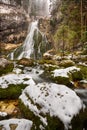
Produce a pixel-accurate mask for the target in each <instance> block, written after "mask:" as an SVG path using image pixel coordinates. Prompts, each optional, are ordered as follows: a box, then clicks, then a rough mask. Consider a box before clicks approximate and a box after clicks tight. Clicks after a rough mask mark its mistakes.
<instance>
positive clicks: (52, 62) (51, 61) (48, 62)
mask: <svg viewBox="0 0 87 130" xmlns="http://www.w3.org/2000/svg"><path fill="white" fill-rule="evenodd" d="M38 63H39V64H41V65H42V64H51V65H57V62H56V61H55V60H45V59H41V60H39V61H38Z"/></svg>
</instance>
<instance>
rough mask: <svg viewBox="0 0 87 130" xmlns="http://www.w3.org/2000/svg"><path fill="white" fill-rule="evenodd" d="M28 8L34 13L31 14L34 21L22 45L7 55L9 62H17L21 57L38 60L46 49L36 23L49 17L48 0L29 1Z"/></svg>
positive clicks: (42, 35) (46, 45) (45, 40)
mask: <svg viewBox="0 0 87 130" xmlns="http://www.w3.org/2000/svg"><path fill="white" fill-rule="evenodd" d="M29 7H30V8H31V12H33V13H35V14H32V16H33V17H34V19H33V21H32V22H31V24H30V25H29V29H28V34H27V37H26V39H25V41H24V44H23V45H22V46H20V47H19V48H17V49H15V50H14V51H13V52H12V53H11V54H9V56H8V57H9V58H10V59H11V60H13V59H18V60H19V59H21V58H23V57H25V58H31V57H32V58H34V59H40V58H41V57H42V55H43V53H44V52H45V51H47V49H48V42H47V39H46V36H45V35H44V34H43V33H42V32H41V31H40V30H39V29H38V21H39V18H42V17H49V15H50V11H49V8H50V0H30V1H29ZM31 12H30V13H31ZM35 19H38V20H35Z"/></svg>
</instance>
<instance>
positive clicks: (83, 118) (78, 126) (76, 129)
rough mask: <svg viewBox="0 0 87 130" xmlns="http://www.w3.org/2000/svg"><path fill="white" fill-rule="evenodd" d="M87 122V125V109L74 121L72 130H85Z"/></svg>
mask: <svg viewBox="0 0 87 130" xmlns="http://www.w3.org/2000/svg"><path fill="white" fill-rule="evenodd" d="M85 122H86V124H87V108H86V109H85V110H84V111H81V112H80V113H79V114H78V115H77V116H75V117H74V118H73V119H72V122H71V123H72V130H83V127H85V126H84V125H85V124H84V123H85ZM86 129H87V125H86Z"/></svg>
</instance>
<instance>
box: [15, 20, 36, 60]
mask: <svg viewBox="0 0 87 130" xmlns="http://www.w3.org/2000/svg"><path fill="white" fill-rule="evenodd" d="M37 26H38V21H34V22H32V23H31V25H30V28H29V32H28V35H27V37H26V39H25V42H24V45H23V52H22V53H21V54H20V55H19V56H18V59H21V58H22V57H25V58H30V56H31V54H33V52H34V40H33V36H34V31H35V30H38V27H37Z"/></svg>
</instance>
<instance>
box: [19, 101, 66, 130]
mask: <svg viewBox="0 0 87 130" xmlns="http://www.w3.org/2000/svg"><path fill="white" fill-rule="evenodd" d="M19 108H20V110H21V111H22V113H23V115H24V117H25V118H27V119H29V120H31V121H33V126H32V129H31V130H40V128H39V126H40V125H42V126H43V127H44V128H45V130H64V125H63V123H62V122H61V121H60V120H59V119H58V118H57V117H50V115H49V114H47V115H44V114H43V113H42V114H41V115H42V116H43V117H46V118H47V122H48V125H47V126H44V125H43V123H42V122H41V121H40V118H39V117H37V116H35V115H34V113H33V112H32V111H30V110H29V108H28V107H27V106H25V105H24V104H23V102H22V101H21V100H20V99H19Z"/></svg>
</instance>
